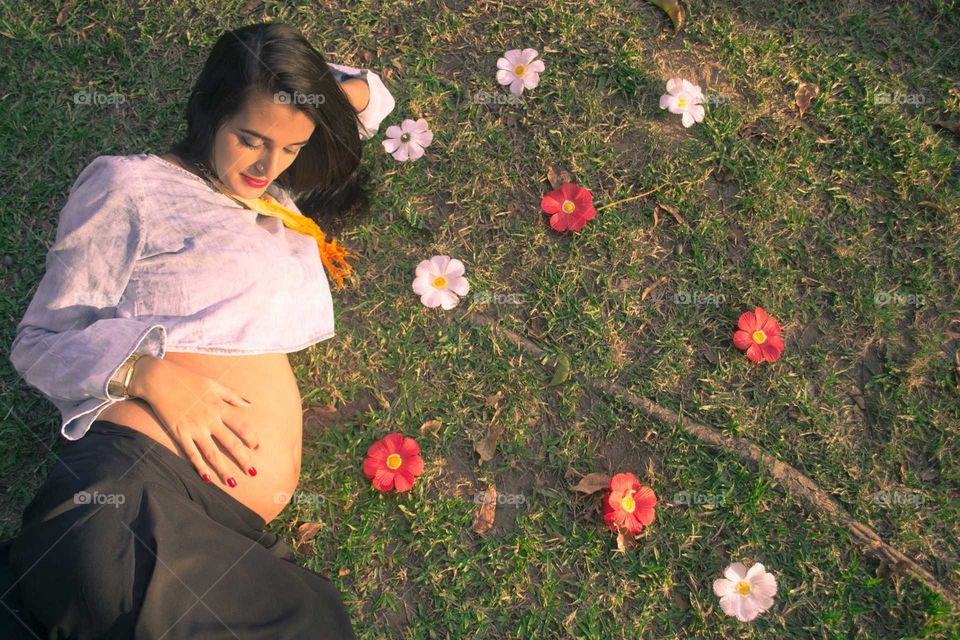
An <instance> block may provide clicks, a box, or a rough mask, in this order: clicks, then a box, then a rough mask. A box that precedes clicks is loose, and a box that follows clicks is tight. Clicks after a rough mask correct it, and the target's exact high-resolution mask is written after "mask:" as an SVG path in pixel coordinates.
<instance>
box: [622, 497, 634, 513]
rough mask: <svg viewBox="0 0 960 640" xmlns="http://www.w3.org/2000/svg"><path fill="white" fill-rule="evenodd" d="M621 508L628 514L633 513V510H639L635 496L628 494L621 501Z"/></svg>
mask: <svg viewBox="0 0 960 640" xmlns="http://www.w3.org/2000/svg"><path fill="white" fill-rule="evenodd" d="M620 506H621V507H623V510H624V511H626V512H627V513H633V510H634V509H636V508H637V503H636V501H635V500H634V499H633V496H631V495H629V494H628V495H626V496H624V497H623V500H621V501H620Z"/></svg>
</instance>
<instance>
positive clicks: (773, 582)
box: [713, 562, 777, 622]
mask: <svg viewBox="0 0 960 640" xmlns="http://www.w3.org/2000/svg"><path fill="white" fill-rule="evenodd" d="M723 575H724V576H725V577H723V578H719V579H717V580H714V581H713V592H714V593H715V594H717V596H718V597H719V598H720V608H721V609H723V611H724V613H726V614H727V615H729V616H736V618H737V620H740V621H741V622H750V621H751V620H753V619H754V618H756V617H757V616H758V615H760V614H761V613H763V612H764V611H766V610H767V609H769V608H770V607H771V606H773V596H775V595H776V594H777V579H776V578H774V577H773V574H772V573H767V570H766V569H764V568H763V565H762V564H760V563H759V562H758V563H756V564H754V565H753V566H752V567H750V569H749V571H748V570H747V568H746V567H745V566H743V564H742V563H740V562H735V563H733V564H732V565H730V566H729V567H727V568H726V570H724V572H723Z"/></svg>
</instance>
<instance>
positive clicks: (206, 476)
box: [200, 473, 210, 482]
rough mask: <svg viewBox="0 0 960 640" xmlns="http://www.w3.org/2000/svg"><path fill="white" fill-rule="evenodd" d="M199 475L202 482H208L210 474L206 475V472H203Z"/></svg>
mask: <svg viewBox="0 0 960 640" xmlns="http://www.w3.org/2000/svg"><path fill="white" fill-rule="evenodd" d="M200 477H201V478H203V481H204V482H210V476H209V475H207V474H206V473H205V474H203V475H202V476H200Z"/></svg>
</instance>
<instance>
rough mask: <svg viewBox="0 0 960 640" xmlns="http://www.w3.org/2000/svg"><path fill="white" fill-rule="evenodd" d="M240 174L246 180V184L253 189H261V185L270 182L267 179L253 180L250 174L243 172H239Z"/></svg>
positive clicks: (263, 185)
mask: <svg viewBox="0 0 960 640" xmlns="http://www.w3.org/2000/svg"><path fill="white" fill-rule="evenodd" d="M240 175H241V176H242V177H243V179H244V180H245V181H246V182H247V184H248V185H250V186H251V187H253V188H254V189H262V188H263V187H265V186H267V184H269V182H270V181H269V180H254V179H253V178H251V177H250V176H248V175H246V174H243V173H241V174H240Z"/></svg>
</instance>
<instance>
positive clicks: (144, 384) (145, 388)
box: [127, 356, 163, 400]
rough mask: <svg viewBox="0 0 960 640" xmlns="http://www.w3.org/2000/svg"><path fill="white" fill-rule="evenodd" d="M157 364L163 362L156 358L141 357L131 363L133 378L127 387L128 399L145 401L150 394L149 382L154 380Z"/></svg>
mask: <svg viewBox="0 0 960 640" xmlns="http://www.w3.org/2000/svg"><path fill="white" fill-rule="evenodd" d="M159 362H163V360H162V359H161V358H157V357H156V356H142V357H141V358H139V359H137V361H136V362H135V363H133V377H131V378H130V384H128V385H127V394H128V395H129V396H130V397H132V398H143V399H144V400H146V399H147V396H148V395H149V393H150V386H151V385H150V382H151V380H153V379H155V378H156V372H157V363H159Z"/></svg>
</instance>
